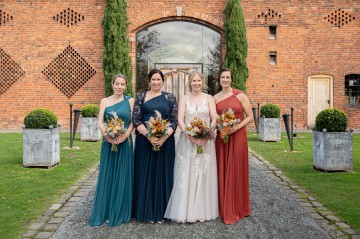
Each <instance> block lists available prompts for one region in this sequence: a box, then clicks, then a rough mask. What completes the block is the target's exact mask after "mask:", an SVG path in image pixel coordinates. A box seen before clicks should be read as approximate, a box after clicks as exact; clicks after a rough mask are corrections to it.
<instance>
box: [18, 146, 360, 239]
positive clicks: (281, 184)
mask: <svg viewBox="0 0 360 239" xmlns="http://www.w3.org/2000/svg"><path fill="white" fill-rule="evenodd" d="M97 173H98V170H97V168H93V169H91V170H90V171H89V172H88V173H87V174H86V175H84V177H83V179H81V180H80V181H79V182H78V183H77V184H76V185H74V186H73V187H71V188H70V189H69V190H68V192H67V193H66V194H64V195H63V196H62V197H61V198H59V200H58V201H57V204H54V205H52V206H51V207H50V208H49V209H48V210H47V211H46V212H44V214H43V216H42V217H40V218H39V219H38V221H37V222H36V223H34V224H33V225H31V226H30V229H29V230H28V231H27V232H26V233H24V234H23V235H22V238H53V239H71V238H74V239H75V238H76V239H78V238H284V239H285V238H316V239H321V238H353V239H360V236H359V235H357V234H356V232H355V231H354V230H353V229H351V228H350V226H349V225H347V224H345V223H343V222H341V221H340V220H339V219H338V218H337V217H335V216H334V215H333V214H332V213H331V212H330V211H329V210H327V209H326V208H325V207H324V206H323V205H321V204H320V203H319V202H317V201H316V200H315V198H314V197H312V196H311V195H310V194H309V193H307V192H306V191H305V190H303V189H302V188H300V187H299V186H298V185H296V184H295V183H294V182H292V181H291V180H290V179H288V178H287V177H286V176H284V175H283V174H282V172H281V171H279V170H278V169H277V168H275V167H274V166H273V165H271V164H270V163H269V162H268V161H266V160H265V159H264V158H262V157H260V156H258V155H256V154H255V153H253V152H250V190H251V192H250V193H251V205H252V214H251V216H249V217H246V218H244V219H242V220H241V221H240V222H238V223H236V224H235V225H225V224H223V223H222V222H221V221H220V220H214V221H209V222H204V223H185V224H178V223H163V224H149V223H138V222H136V221H134V220H132V221H131V222H130V223H128V224H124V225H121V226H118V227H108V226H106V225H102V226H100V227H89V226H88V220H89V217H90V213H91V209H92V203H93V197H94V192H95V184H96V180H97Z"/></svg>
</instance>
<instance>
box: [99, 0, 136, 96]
mask: <svg viewBox="0 0 360 239" xmlns="http://www.w3.org/2000/svg"><path fill="white" fill-rule="evenodd" d="M126 3H127V2H126V0H107V6H106V9H105V15H104V18H103V21H102V24H103V28H104V55H103V69H104V77H105V94H106V95H107V96H109V95H111V94H112V88H111V80H112V78H113V77H114V76H115V75H116V74H117V73H122V74H124V75H126V76H127V78H128V83H127V88H126V91H125V94H126V95H133V88H132V81H131V79H132V68H131V58H130V56H129V52H130V47H129V38H128V36H127V28H128V26H129V22H128V18H127V14H126Z"/></svg>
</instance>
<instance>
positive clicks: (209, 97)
mask: <svg viewBox="0 0 360 239" xmlns="http://www.w3.org/2000/svg"><path fill="white" fill-rule="evenodd" d="M205 95H206V99H207V101H208V102H215V100H214V97H213V96H212V95H209V94H205Z"/></svg>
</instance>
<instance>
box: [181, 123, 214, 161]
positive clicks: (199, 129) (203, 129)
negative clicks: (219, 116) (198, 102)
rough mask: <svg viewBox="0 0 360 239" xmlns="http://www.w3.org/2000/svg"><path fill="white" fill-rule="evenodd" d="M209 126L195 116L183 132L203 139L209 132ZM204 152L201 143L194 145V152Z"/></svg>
mask: <svg viewBox="0 0 360 239" xmlns="http://www.w3.org/2000/svg"><path fill="white" fill-rule="evenodd" d="M209 131H210V128H209V127H208V126H207V124H206V123H205V122H204V121H203V120H202V119H199V118H197V117H195V118H194V119H193V120H192V121H191V122H190V126H189V127H186V129H185V134H187V135H190V136H192V137H194V138H197V139H203V138H205V137H206V136H207V135H208V134H209ZM203 152H204V150H203V148H202V146H201V145H198V146H197V147H196V153H197V154H202V153H203Z"/></svg>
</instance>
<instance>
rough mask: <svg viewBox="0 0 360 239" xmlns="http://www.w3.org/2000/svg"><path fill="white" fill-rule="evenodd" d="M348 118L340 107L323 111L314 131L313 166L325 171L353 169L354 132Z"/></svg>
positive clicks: (317, 119) (316, 121) (318, 116)
mask: <svg viewBox="0 0 360 239" xmlns="http://www.w3.org/2000/svg"><path fill="white" fill-rule="evenodd" d="M347 126H348V118H347V116H346V114H345V113H344V112H343V111H341V110H338V109H327V110H323V111H321V112H320V113H319V114H318V115H317V116H316V119H315V129H314V130H313V131H312V132H313V166H314V168H316V169H321V170H324V171H351V170H352V132H347V131H346V128H347Z"/></svg>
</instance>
